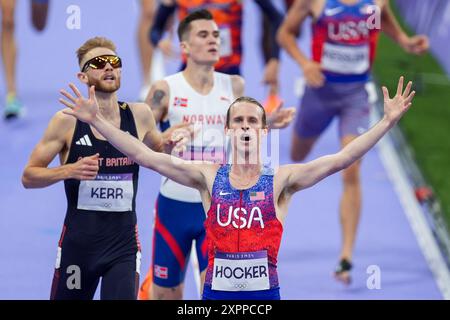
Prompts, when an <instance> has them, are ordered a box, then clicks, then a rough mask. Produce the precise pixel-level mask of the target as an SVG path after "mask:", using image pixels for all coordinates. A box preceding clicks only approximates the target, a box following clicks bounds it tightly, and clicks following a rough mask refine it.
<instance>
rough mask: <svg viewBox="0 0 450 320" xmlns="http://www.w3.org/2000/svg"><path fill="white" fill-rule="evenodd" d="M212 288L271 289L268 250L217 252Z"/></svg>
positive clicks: (238, 289) (223, 289) (229, 289)
mask: <svg viewBox="0 0 450 320" xmlns="http://www.w3.org/2000/svg"><path fill="white" fill-rule="evenodd" d="M212 289H213V290H221V291H256V290H267V289H270V282H269V266H268V260H267V251H265V250H263V251H256V252H238V253H224V252H216V255H215V257H214V268H213V278H212Z"/></svg>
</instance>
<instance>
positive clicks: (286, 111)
mask: <svg viewBox="0 0 450 320" xmlns="http://www.w3.org/2000/svg"><path fill="white" fill-rule="evenodd" d="M296 110H297V109H296V108H295V107H289V108H283V102H281V103H280V104H279V106H278V107H277V108H275V109H274V110H273V111H272V112H271V113H270V114H269V115H268V117H267V123H268V125H269V128H270V129H283V128H286V127H287V126H288V125H289V124H290V123H291V121H292V120H293V119H294V116H295V112H296Z"/></svg>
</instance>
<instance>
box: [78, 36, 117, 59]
mask: <svg viewBox="0 0 450 320" xmlns="http://www.w3.org/2000/svg"><path fill="white" fill-rule="evenodd" d="M95 48H107V49H111V50H112V51H114V52H116V45H115V44H114V42H112V41H111V40H109V39H107V38H104V37H94V38H91V39H89V40H87V41H86V42H85V43H83V45H82V46H81V47H79V48H78V50H77V57H78V64H81V61H82V60H83V58H84V56H85V55H86V53H88V52H89V51H91V50H92V49H95Z"/></svg>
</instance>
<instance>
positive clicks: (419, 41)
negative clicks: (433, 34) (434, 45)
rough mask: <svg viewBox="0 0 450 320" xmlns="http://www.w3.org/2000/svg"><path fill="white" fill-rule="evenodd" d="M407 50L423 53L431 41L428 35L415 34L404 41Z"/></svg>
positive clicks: (403, 45)
mask: <svg viewBox="0 0 450 320" xmlns="http://www.w3.org/2000/svg"><path fill="white" fill-rule="evenodd" d="M402 47H403V49H405V51H406V52H408V53H412V54H417V55H421V54H424V53H425V52H427V51H428V48H429V47H430V43H429V40H428V37H427V36H426V35H415V36H412V37H409V38H407V40H406V41H404V42H403V43H402Z"/></svg>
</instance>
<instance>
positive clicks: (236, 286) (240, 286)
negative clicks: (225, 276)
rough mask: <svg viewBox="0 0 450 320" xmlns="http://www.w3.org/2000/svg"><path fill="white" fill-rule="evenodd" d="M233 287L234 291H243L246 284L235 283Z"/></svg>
mask: <svg viewBox="0 0 450 320" xmlns="http://www.w3.org/2000/svg"><path fill="white" fill-rule="evenodd" d="M234 287H235V288H236V289H245V288H247V283H245V282H240V283H235V284H234Z"/></svg>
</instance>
